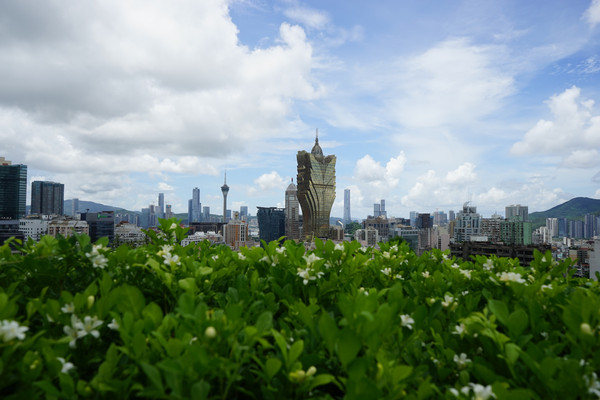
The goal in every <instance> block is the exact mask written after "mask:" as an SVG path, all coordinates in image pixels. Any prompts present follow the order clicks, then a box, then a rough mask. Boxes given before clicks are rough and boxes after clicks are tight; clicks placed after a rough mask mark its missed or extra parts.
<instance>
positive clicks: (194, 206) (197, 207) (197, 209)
mask: <svg viewBox="0 0 600 400" xmlns="http://www.w3.org/2000/svg"><path fill="white" fill-rule="evenodd" d="M201 210H202V204H201V203H200V189H198V188H197V187H195V188H194V189H192V198H191V199H189V200H188V224H189V223H191V222H200V221H202V212H201Z"/></svg>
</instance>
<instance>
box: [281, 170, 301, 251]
mask: <svg viewBox="0 0 600 400" xmlns="http://www.w3.org/2000/svg"><path fill="white" fill-rule="evenodd" d="M285 236H286V237H287V238H288V239H290V240H295V239H300V203H299V202H298V188H297V187H296V185H294V181H293V180H292V182H291V183H290V184H289V186H288V187H287V189H286V190H285Z"/></svg>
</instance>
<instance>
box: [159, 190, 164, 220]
mask: <svg viewBox="0 0 600 400" xmlns="http://www.w3.org/2000/svg"><path fill="white" fill-rule="evenodd" d="M157 214H158V218H164V217H165V194H164V193H159V194H158V213H157Z"/></svg>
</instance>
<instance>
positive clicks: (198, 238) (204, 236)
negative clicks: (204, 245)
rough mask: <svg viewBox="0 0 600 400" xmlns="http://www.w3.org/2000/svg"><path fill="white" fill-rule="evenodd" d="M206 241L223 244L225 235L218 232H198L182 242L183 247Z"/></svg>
mask: <svg viewBox="0 0 600 400" xmlns="http://www.w3.org/2000/svg"><path fill="white" fill-rule="evenodd" d="M205 240H208V241H209V242H211V243H213V244H214V243H222V242H223V235H221V234H220V233H217V232H212V231H208V232H196V233H194V234H193V235H190V236H188V237H186V238H185V239H183V240H182V241H181V245H182V246H183V247H185V246H187V245H189V244H191V243H200V242H203V241H205Z"/></svg>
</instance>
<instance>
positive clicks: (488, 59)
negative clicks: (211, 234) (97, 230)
mask: <svg viewBox="0 0 600 400" xmlns="http://www.w3.org/2000/svg"><path fill="white" fill-rule="evenodd" d="M0 76H1V77H2V79H0V156H3V157H5V158H6V159H8V160H11V161H12V162H13V163H17V164H26V165H27V166H28V186H29V187H30V186H31V182H32V181H35V180H50V181H55V182H60V183H64V184H65V199H70V198H79V199H80V200H88V201H95V202H99V203H103V204H107V205H113V206H118V207H123V208H126V209H129V210H136V211H139V210H140V209H141V208H142V207H148V205H149V204H157V202H158V199H157V198H158V193H161V192H162V193H164V194H165V202H166V203H167V204H171V205H172V208H173V211H174V212H177V213H182V212H187V203H188V199H190V198H191V197H192V190H193V188H194V187H198V188H200V196H201V197H200V199H201V202H202V205H203V206H210V209H211V213H214V214H222V195H221V191H220V186H221V185H222V184H223V181H224V174H225V171H227V184H228V186H229V187H230V191H229V195H228V208H231V209H233V210H239V207H240V206H242V205H245V206H248V207H249V211H250V214H252V215H255V214H256V207H257V206H261V207H271V206H277V207H283V206H284V191H285V189H286V187H287V186H288V185H289V183H290V182H291V180H292V179H294V180H295V178H296V174H297V170H296V168H297V162H296V154H297V152H298V151H300V150H306V151H310V149H311V148H312V146H313V144H314V141H315V134H316V130H317V129H318V132H319V143H320V145H321V147H322V149H323V153H324V154H325V155H328V154H335V156H336V200H335V203H334V205H333V209H332V212H331V214H332V216H339V217H342V216H343V201H344V189H350V192H351V212H352V217H353V218H356V219H361V218H365V217H366V216H367V215H369V214H373V204H374V203H378V202H379V201H380V200H381V199H385V201H386V209H387V212H388V215H389V216H396V217H408V215H409V212H410V211H418V212H433V211H435V210H439V211H446V212H447V211H448V210H459V209H461V207H462V205H463V203H464V202H465V201H471V202H472V204H473V205H475V206H477V209H478V212H480V213H481V214H482V215H483V216H484V217H486V216H490V215H491V214H492V213H494V212H498V213H500V214H504V207H505V206H507V205H510V204H521V205H527V206H529V211H530V212H533V211H543V210H547V209H549V208H551V207H553V206H555V205H558V204H561V203H563V202H565V201H567V200H569V199H571V198H574V197H580V196H583V197H591V198H596V199H600V154H599V153H600V105H599V104H598V103H599V102H600V0H592V1H590V0H568V1H567V0H561V1H554V0H531V1H521V0H489V1H485V0H484V1H480V0H478V1H476V0H464V1H460V0H455V1H454V0H448V1H437V0H436V1H434V0H403V1H397V0H377V1H373V2H366V1H362V0H361V1H359V0H344V1H341V0H328V1H316V0H312V1H300V0H272V1H266V0H201V1H198V0H171V1H153V0H139V1H136V0H131V1H122V0H102V1H92V0H90V1H85V2H64V1H60V0H56V1H52V0H25V1H23V0H5V1H3V3H2V13H1V14H0ZM29 190H30V189H29ZM28 204H29V196H28Z"/></svg>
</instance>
